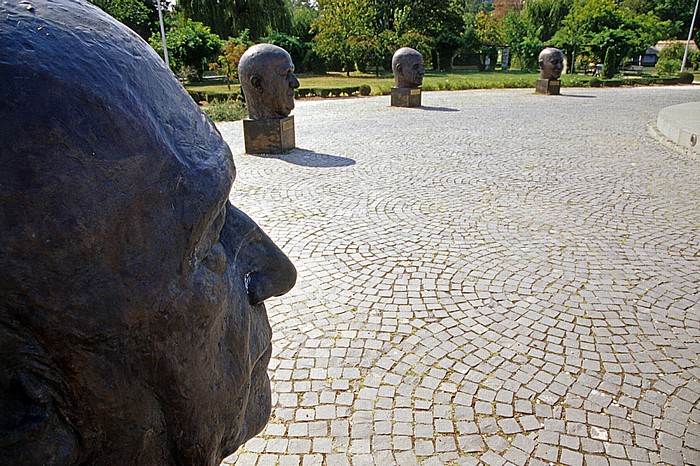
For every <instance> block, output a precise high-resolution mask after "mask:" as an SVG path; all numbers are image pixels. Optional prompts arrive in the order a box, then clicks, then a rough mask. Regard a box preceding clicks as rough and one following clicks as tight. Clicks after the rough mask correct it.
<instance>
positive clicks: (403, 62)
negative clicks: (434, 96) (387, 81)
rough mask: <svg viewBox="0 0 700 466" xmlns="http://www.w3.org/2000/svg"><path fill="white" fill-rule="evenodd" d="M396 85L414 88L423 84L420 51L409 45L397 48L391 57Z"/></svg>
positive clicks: (423, 73)
mask: <svg viewBox="0 0 700 466" xmlns="http://www.w3.org/2000/svg"><path fill="white" fill-rule="evenodd" d="M391 69H392V70H393V72H394V85H395V86H396V87H404V88H406V87H410V88H415V87H419V86H421V85H422V84H423V75H425V68H423V57H422V56H421V54H420V52H418V51H417V50H415V49H412V48H410V47H402V48H400V49H398V50H397V51H396V52H395V53H394V56H393V57H392V59H391Z"/></svg>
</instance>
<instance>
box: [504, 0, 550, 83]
mask: <svg viewBox="0 0 700 466" xmlns="http://www.w3.org/2000/svg"><path fill="white" fill-rule="evenodd" d="M502 24H503V33H504V36H505V42H506V44H508V46H509V47H510V51H511V56H512V57H513V58H512V59H513V62H514V63H515V64H519V65H520V68H521V69H523V70H533V69H536V68H537V66H538V65H537V59H538V57H539V54H540V52H541V51H542V48H543V47H544V43H543V42H542V41H541V40H540V39H539V34H538V29H537V28H536V27H535V25H534V24H533V23H532V22H531V20H530V18H529V17H528V16H527V15H526V14H524V13H519V12H517V11H509V12H508V13H507V14H506V16H505V17H504V18H503V22H502Z"/></svg>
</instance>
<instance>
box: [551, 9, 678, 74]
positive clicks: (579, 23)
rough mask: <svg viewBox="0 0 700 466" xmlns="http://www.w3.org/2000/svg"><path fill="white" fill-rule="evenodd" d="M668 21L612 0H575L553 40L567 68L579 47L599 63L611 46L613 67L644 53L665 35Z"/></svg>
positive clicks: (572, 61)
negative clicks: (563, 54) (640, 12)
mask: <svg viewBox="0 0 700 466" xmlns="http://www.w3.org/2000/svg"><path fill="white" fill-rule="evenodd" d="M668 27H669V22H667V21H660V20H659V18H658V17H657V16H656V15H655V14H653V13H645V14H637V13H635V12H634V11H632V10H630V9H628V8H624V7H620V6H618V5H617V4H616V3H615V0H575V1H574V4H573V6H572V7H571V11H570V12H569V14H567V15H566V17H565V18H564V20H563V21H562V28H561V29H560V30H559V31H557V33H556V34H555V35H554V38H553V39H552V41H553V42H554V43H555V44H556V45H558V46H559V47H561V48H563V49H564V50H565V51H566V55H567V57H568V58H569V65H570V70H571V71H573V66H574V63H575V58H576V55H577V54H578V53H580V52H581V51H582V49H583V48H584V47H585V48H588V49H590V53H591V54H592V55H593V56H594V57H595V58H596V60H597V62H599V63H601V62H603V61H604V60H605V56H606V54H607V51H608V49H609V48H610V47H615V59H614V62H615V63H614V64H615V66H619V64H620V63H621V61H622V60H623V59H625V58H628V57H632V56H634V55H637V54H639V53H641V52H643V51H644V50H645V49H646V47H647V46H648V45H650V44H653V43H655V42H656V41H657V40H658V39H659V38H661V37H663V36H664V35H665V34H667V31H668Z"/></svg>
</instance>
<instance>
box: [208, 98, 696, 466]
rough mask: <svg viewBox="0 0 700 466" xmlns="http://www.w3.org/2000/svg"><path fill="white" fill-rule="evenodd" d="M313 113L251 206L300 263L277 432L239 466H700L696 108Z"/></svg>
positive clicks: (277, 341)
mask: <svg viewBox="0 0 700 466" xmlns="http://www.w3.org/2000/svg"><path fill="white" fill-rule="evenodd" d="M562 94H564V95H562V96H542V95H535V94H534V93H533V92H532V90H500V91H466V92H449V93H445V92H429V93H425V94H424V95H423V105H424V106H425V107H424V108H422V109H415V108H392V107H390V106H389V99H388V97H376V98H361V99H359V98H356V99H349V100H332V101H331V100H324V101H311V102H299V103H298V108H297V110H295V115H296V117H295V118H296V122H297V126H296V130H297V145H298V146H299V147H300V149H295V150H294V151H292V152H291V153H289V154H287V155H281V156H274V157H273V156H249V155H243V154H242V152H243V151H242V147H243V144H242V128H241V125H240V123H224V124H221V125H220V128H221V130H222V133H223V134H224V136H225V137H226V139H227V140H228V141H229V143H230V144H231V147H232V148H233V152H234V158H235V160H236V165H237V168H238V178H237V180H236V182H235V184H234V191H233V193H232V201H233V202H234V204H236V205H237V206H239V207H240V208H241V209H243V210H244V211H245V212H247V213H248V214H249V215H251V217H253V218H254V219H255V220H256V221H257V222H258V223H259V224H260V225H261V226H262V227H263V228H264V229H265V230H266V231H267V232H268V233H269V234H270V235H271V236H272V237H273V238H274V239H275V240H276V241H277V243H278V244H279V245H280V246H281V247H282V248H283V249H284V250H285V251H286V252H287V253H288V254H289V256H290V257H291V258H292V260H293V262H294V263H295V264H296V266H297V268H298V271H299V280H298V284H297V286H296V288H295V289H294V290H293V291H292V292H291V293H290V294H288V295H287V296H284V297H282V298H276V299H273V300H270V301H269V304H268V308H269V311H268V312H269V314H270V320H271V322H272V326H273V329H274V332H275V333H274V339H273V345H274V348H275V349H274V356H273V359H272V362H271V365H270V376H271V380H272V384H273V392H274V395H273V406H274V409H273V415H272V418H271V420H270V423H269V425H268V426H267V428H266V430H265V431H264V432H263V433H262V434H260V435H259V436H258V437H256V438H254V439H252V440H250V441H249V442H248V443H246V444H245V445H244V447H243V448H241V450H240V451H239V452H237V453H236V454H234V455H232V456H231V457H229V458H228V459H227V460H226V461H225V463H227V464H234V465H272V464H279V465H304V466H311V465H334V466H335V465H354V466H359V465H374V464H376V465H391V464H401V465H402V466H409V465H443V464H450V465H451V464H454V465H475V464H486V465H489V466H501V465H506V464H507V465H518V466H521V465H526V464H528V465H532V466H539V465H545V464H562V465H568V466H581V465H589V466H594V465H595V466H598V465H601V466H618V465H619V466H622V465H638V464H650V463H653V464H658V463H664V464H672V465H683V464H691V465H698V464H700V403H699V402H698V400H699V399H700V382H699V380H700V359H699V354H700V338H699V337H700V304H699V302H700V208H699V206H700V184H699V181H700V176H699V175H700V162H699V161H698V160H697V159H691V158H687V157H684V156H683V155H681V154H679V153H677V152H674V151H673V150H671V149H669V148H668V147H667V146H664V145H662V144H659V143H658V142H657V141H656V140H655V139H654V138H653V137H652V134H651V132H650V127H651V126H652V125H653V124H654V122H655V119H656V114H657V112H658V110H659V109H660V108H662V107H665V106H668V105H673V104H677V103H682V102H686V101H690V100H697V97H698V96H697V90H696V89H691V88H690V87H673V88H639V89H599V90H583V89H565V90H563V91H562Z"/></svg>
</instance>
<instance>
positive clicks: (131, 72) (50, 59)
mask: <svg viewBox="0 0 700 466" xmlns="http://www.w3.org/2000/svg"><path fill="white" fill-rule="evenodd" d="M0 49H2V50H3V51H6V52H7V53H5V54H3V57H2V58H0V66H2V67H3V68H5V67H6V70H7V71H3V73H2V75H3V76H8V77H12V78H13V81H16V82H21V83H22V85H23V86H36V87H41V88H52V87H55V88H57V89H58V88H60V89H62V90H63V93H60V94H59V93H56V96H57V97H56V99H55V101H56V103H55V104H54V107H55V108H54V109H51V110H55V111H57V112H61V111H62V109H61V107H66V108H67V107H70V106H71V105H75V106H76V107H79V109H80V113H82V114H83V115H84V117H83V118H82V120H80V121H78V118H79V115H75V116H71V115H70V114H68V113H67V112H66V111H63V114H62V115H61V118H63V119H70V120H73V121H72V123H81V124H86V125H90V124H91V119H90V117H89V116H88V115H89V114H91V113H93V114H101V113H112V114H113V119H114V120H115V121H114V122H113V124H114V126H119V125H120V124H124V125H132V124H133V121H127V120H136V121H138V122H139V127H138V128H134V131H137V130H138V132H139V133H140V134H139V136H141V137H144V138H145V137H146V135H150V137H151V138H155V139H157V140H158V141H156V142H157V143H158V144H160V145H161V146H163V147H164V149H168V150H167V151H165V152H169V153H170V155H171V157H170V158H171V161H172V162H173V163H174V164H175V165H185V166H186V167H188V168H193V166H196V165H201V164H203V163H204V164H210V163H211V162H212V157H211V155H212V151H213V150H214V149H216V150H218V149H220V148H221V146H222V144H224V145H225V143H223V139H222V138H221V136H220V135H219V133H218V131H217V130H216V129H215V128H214V127H213V125H212V124H211V122H210V121H209V120H208V119H207V118H206V117H205V116H204V115H203V114H202V112H201V111H200V110H199V109H198V108H197V105H196V104H195V103H194V101H192V99H191V98H189V96H188V95H187V94H186V92H185V91H184V89H183V88H182V86H181V85H180V84H179V83H178V82H177V80H176V79H175V78H174V77H173V76H172V73H171V72H170V70H168V69H167V68H166V67H165V65H164V64H163V63H162V60H161V59H160V57H158V56H157V55H156V54H155V52H154V51H153V49H152V48H151V47H150V46H149V45H148V44H146V43H145V42H144V41H143V40H141V38H140V37H138V36H137V35H136V34H135V33H133V32H132V31H130V30H129V29H127V28H126V27H124V26H123V25H121V24H120V23H117V22H116V21H115V20H113V19H112V18H111V17H109V16H108V15H106V14H105V13H103V12H102V11H101V10H99V9H98V8H96V7H94V6H92V5H90V4H88V3H87V2H85V3H84V2H82V1H79V0H32V1H31V2H28V1H26V0H25V1H22V0H9V1H5V2H3V3H2V4H0ZM21 92H22V89H21V86H17V87H15V88H11V87H7V86H3V89H2V90H0V94H2V98H3V100H4V101H5V102H6V103H8V104H9V106H11V107H12V106H13V105H14V107H12V108H11V110H12V112H14V113H15V114H17V113H18V112H19V113H22V114H23V115H24V117H25V118H26V119H27V120H30V119H32V118H35V119H38V120H46V119H47V116H48V115H47V114H46V111H47V109H44V108H37V107H36V106H33V105H31V102H32V99H33V97H32V93H31V92H27V95H26V96H24V97H23V98H24V99H29V101H27V102H25V104H26V105H22V102H20V100H21V98H20V96H19V94H20V93H21ZM96 102H101V104H96ZM81 104H82V105H81ZM110 108H116V109H118V111H114V112H110V111H109V109H110ZM63 125H64V126H65V122H63ZM96 125H97V122H94V126H96ZM193 136H194V137H195V138H196V140H197V142H196V144H193V140H192V138H193ZM103 137H104V138H106V139H109V138H117V137H120V133H119V132H111V131H107V132H104V134H103ZM119 147H120V146H119V145H116V146H115V153H116V152H117V151H118V149H119ZM154 156H155V155H154Z"/></svg>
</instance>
